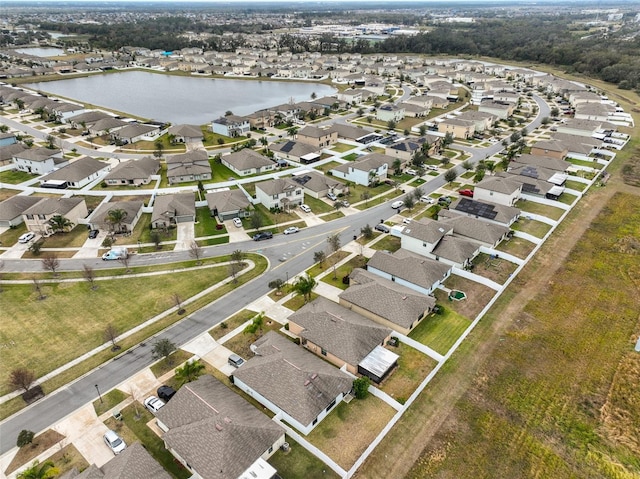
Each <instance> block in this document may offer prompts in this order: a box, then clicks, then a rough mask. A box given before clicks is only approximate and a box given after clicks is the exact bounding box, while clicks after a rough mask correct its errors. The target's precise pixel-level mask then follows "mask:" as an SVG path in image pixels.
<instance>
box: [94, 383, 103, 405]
mask: <svg viewBox="0 0 640 479" xmlns="http://www.w3.org/2000/svg"><path fill="white" fill-rule="evenodd" d="M96 391H98V397H99V398H100V404H102V403H104V401H103V400H102V395H101V394H100V389H98V385H97V384H96Z"/></svg>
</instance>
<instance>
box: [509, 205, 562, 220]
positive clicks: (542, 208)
mask: <svg viewBox="0 0 640 479" xmlns="http://www.w3.org/2000/svg"><path fill="white" fill-rule="evenodd" d="M515 207H516V208H520V209H521V210H522V211H526V212H527V213H533V214H534V215H542V216H546V217H547V218H551V219H552V220H559V219H560V217H561V216H562V214H563V213H564V210H563V209H561V208H556V207H554V206H547V205H543V204H542V203H536V202H535V201H526V200H518V201H517V202H516V204H515Z"/></svg>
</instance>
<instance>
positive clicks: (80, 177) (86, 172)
mask: <svg viewBox="0 0 640 479" xmlns="http://www.w3.org/2000/svg"><path fill="white" fill-rule="evenodd" d="M109 170H111V165H110V164H109V163H106V162H104V161H100V160H96V159H95V158H91V157H89V156H84V157H82V158H78V159H77V160H75V161H73V162H72V163H69V164H68V165H67V166H64V167H63V168H60V169H59V170H56V171H54V172H52V173H49V174H48V175H46V176H43V177H42V178H40V185H41V186H42V187H43V188H47V187H53V188H57V187H59V185H60V184H61V183H62V184H66V186H67V187H70V188H84V187H85V186H87V185H88V184H89V183H91V182H92V181H95V180H97V179H98V178H100V177H101V176H103V175H104V174H105V173H107V172H109Z"/></svg>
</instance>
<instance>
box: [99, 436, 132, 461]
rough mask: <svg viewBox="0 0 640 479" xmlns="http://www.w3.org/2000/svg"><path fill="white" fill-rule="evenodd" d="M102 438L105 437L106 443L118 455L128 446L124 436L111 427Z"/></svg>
mask: <svg viewBox="0 0 640 479" xmlns="http://www.w3.org/2000/svg"><path fill="white" fill-rule="evenodd" d="M102 438H103V439H104V443H105V444H106V445H107V446H108V447H109V449H111V452H113V453H114V454H115V455H116V456H117V455H118V454H120V453H121V452H122V451H124V450H125V449H126V448H127V444H126V443H125V442H124V441H123V440H122V438H121V437H120V436H118V434H116V432H115V431H112V430H111V429H109V430H108V431H107V432H106V433H105V434H104V436H102Z"/></svg>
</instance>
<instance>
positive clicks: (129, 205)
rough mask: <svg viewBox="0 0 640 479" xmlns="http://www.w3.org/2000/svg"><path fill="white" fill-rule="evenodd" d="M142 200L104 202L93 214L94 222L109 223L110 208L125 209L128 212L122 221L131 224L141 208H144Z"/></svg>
mask: <svg viewBox="0 0 640 479" xmlns="http://www.w3.org/2000/svg"><path fill="white" fill-rule="evenodd" d="M142 206H143V203H142V201H138V200H132V201H114V202H110V203H102V204H101V205H100V206H99V207H98V209H97V210H96V211H94V213H93V215H92V216H91V222H92V223H100V224H107V223H108V221H107V218H108V215H109V211H110V210H124V211H126V212H127V216H126V218H125V219H124V220H123V221H122V224H125V225H130V224H131V223H132V222H133V219H134V218H135V217H136V215H137V214H138V212H139V211H140V209H141V208H142Z"/></svg>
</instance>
